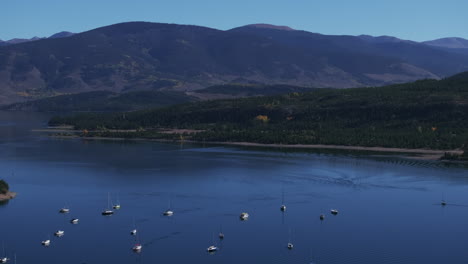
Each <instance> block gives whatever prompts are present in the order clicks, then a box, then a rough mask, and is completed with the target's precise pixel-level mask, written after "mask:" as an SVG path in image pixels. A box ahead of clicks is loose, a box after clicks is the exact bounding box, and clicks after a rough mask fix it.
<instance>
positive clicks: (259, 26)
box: [245, 24, 295, 31]
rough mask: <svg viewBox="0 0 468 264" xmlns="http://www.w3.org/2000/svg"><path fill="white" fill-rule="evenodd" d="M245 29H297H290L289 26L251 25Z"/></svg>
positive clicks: (291, 29)
mask: <svg viewBox="0 0 468 264" xmlns="http://www.w3.org/2000/svg"><path fill="white" fill-rule="evenodd" d="M245 27H251V28H267V29H277V30H286V31H295V29H293V28H290V27H288V26H277V25H271V24H250V25H246V26H245Z"/></svg>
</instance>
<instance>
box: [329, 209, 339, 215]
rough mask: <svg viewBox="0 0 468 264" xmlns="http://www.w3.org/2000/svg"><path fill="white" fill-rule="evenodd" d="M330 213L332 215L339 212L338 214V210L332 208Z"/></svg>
mask: <svg viewBox="0 0 468 264" xmlns="http://www.w3.org/2000/svg"><path fill="white" fill-rule="evenodd" d="M330 213H331V214H332V215H337V214H338V210H336V209H331V210H330Z"/></svg>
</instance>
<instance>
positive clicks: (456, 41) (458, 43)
mask: <svg viewBox="0 0 468 264" xmlns="http://www.w3.org/2000/svg"><path fill="white" fill-rule="evenodd" d="M423 43H424V44H426V45H430V46H436V47H441V48H451V49H468V39H463V38H441V39H435V40H430V41H424V42H423Z"/></svg>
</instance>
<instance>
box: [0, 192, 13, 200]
mask: <svg viewBox="0 0 468 264" xmlns="http://www.w3.org/2000/svg"><path fill="white" fill-rule="evenodd" d="M15 197H16V193H15V192H7V193H5V194H0V201H6V200H10V199H13V198H15Z"/></svg>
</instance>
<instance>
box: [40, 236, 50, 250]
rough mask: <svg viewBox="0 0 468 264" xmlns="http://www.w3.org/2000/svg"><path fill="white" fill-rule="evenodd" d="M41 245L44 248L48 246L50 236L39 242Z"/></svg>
mask: <svg viewBox="0 0 468 264" xmlns="http://www.w3.org/2000/svg"><path fill="white" fill-rule="evenodd" d="M41 245H43V246H44V247H48V246H50V235H48V236H47V239H46V240H42V241H41Z"/></svg>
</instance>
